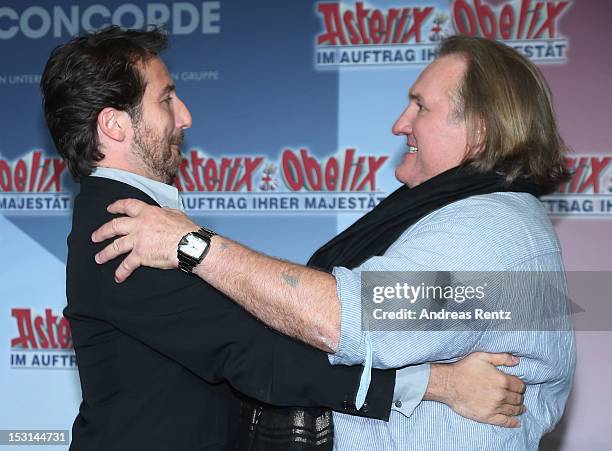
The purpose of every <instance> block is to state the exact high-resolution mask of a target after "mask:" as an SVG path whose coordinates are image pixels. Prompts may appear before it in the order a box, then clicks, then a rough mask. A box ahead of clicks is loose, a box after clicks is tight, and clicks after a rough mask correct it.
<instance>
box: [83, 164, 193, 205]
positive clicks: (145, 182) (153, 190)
mask: <svg viewBox="0 0 612 451" xmlns="http://www.w3.org/2000/svg"><path fill="white" fill-rule="evenodd" d="M91 175H92V176H93V177H102V178H105V179H111V180H116V181H118V182H123V183H125V184H127V185H130V186H133V187H134V188H136V189H139V190H140V191H142V192H143V193H145V194H147V195H148V196H149V197H151V199H153V200H154V201H155V202H157V203H158V204H159V205H161V206H162V207H170V208H175V209H177V210H182V209H183V203H182V202H181V198H180V197H179V191H178V189H177V188H176V187H175V186H172V185H167V184H165V183H162V182H158V181H157V180H152V179H149V178H146V177H143V176H142V175H138V174H134V173H133V172H128V171H124V170H122V169H115V168H105V167H97V168H95V169H94V171H93V172H92V173H91Z"/></svg>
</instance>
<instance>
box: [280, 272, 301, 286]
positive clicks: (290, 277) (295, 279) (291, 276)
mask: <svg viewBox="0 0 612 451" xmlns="http://www.w3.org/2000/svg"><path fill="white" fill-rule="evenodd" d="M282 275H283V280H284V281H285V282H286V283H287V284H289V285H290V286H291V287H293V288H295V287H297V286H298V284H299V283H300V278H299V272H298V271H296V270H295V269H288V270H286V271H283V272H282Z"/></svg>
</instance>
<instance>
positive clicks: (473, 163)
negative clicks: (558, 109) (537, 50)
mask: <svg viewBox="0 0 612 451" xmlns="http://www.w3.org/2000/svg"><path fill="white" fill-rule="evenodd" d="M457 54H458V55H461V56H463V57H465V58H466V60H467V63H468V68H467V70H466V73H465V75H464V77H463V80H462V81H461V83H460V86H459V87H458V88H457V92H455V93H452V95H451V98H452V99H453V101H454V103H455V108H454V109H455V111H454V116H456V118H458V119H464V120H465V121H466V123H467V127H468V153H467V157H466V159H465V161H464V162H463V165H464V166H467V167H471V168H473V169H476V170H480V171H496V172H499V173H501V174H503V175H504V176H505V177H506V180H507V181H508V182H511V181H513V180H516V179H519V178H523V179H526V180H528V181H530V182H532V183H534V184H536V185H537V186H538V187H539V188H540V190H541V192H542V193H543V194H547V193H550V192H553V191H554V190H556V189H557V188H558V186H559V185H560V184H561V183H563V182H565V181H567V180H568V179H569V177H570V173H569V171H568V170H567V169H566V167H565V165H564V154H565V152H566V150H567V149H566V146H565V143H564V142H563V139H562V138H561V136H560V135H559V129H558V126H557V121H556V118H555V112H554V108H553V102H552V95H551V93H550V89H549V87H548V84H547V83H546V80H545V79H544V76H543V75H542V73H541V72H540V70H539V69H538V68H537V67H536V65H535V64H533V63H532V62H531V61H529V60H528V59H527V58H525V57H524V56H522V55H521V54H520V53H518V52H517V51H516V50H514V49H512V48H510V47H508V46H506V45H504V44H500V43H499V42H496V41H492V40H488V39H484V38H479V37H470V36H463V35H456V36H451V37H449V38H447V39H445V40H444V41H443V42H442V45H441V47H440V51H439V53H438V56H439V57H443V56H446V55H457Z"/></svg>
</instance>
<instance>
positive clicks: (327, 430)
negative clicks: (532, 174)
mask: <svg viewBox="0 0 612 451" xmlns="http://www.w3.org/2000/svg"><path fill="white" fill-rule="evenodd" d="M505 191H513V192H526V193H530V194H533V195H535V196H538V195H540V194H541V192H540V191H539V190H538V188H537V187H536V186H535V185H533V184H531V183H529V182H527V181H515V182H513V183H510V184H509V183H507V182H506V180H505V178H504V177H503V176H502V175H499V174H496V173H484V174H483V173H476V172H474V171H470V170H468V169H466V168H461V167H456V168H453V169H450V170H448V171H446V172H443V173H442V174H439V175H437V176H435V177H433V178H431V179H429V180H427V181H426V182H423V183H422V184H420V185H418V186H416V187H414V188H408V187H407V186H402V187H401V188H399V189H397V190H396V191H394V192H393V193H391V194H390V195H389V196H387V197H386V198H385V199H384V200H383V201H382V202H381V203H380V204H378V206H376V208H374V209H373V210H372V211H370V212H369V213H367V214H366V215H365V216H363V217H362V218H361V219H359V220H358V221H357V222H355V223H354V224H353V225H352V226H350V227H349V228H348V229H346V230H345V231H344V232H342V233H341V234H340V235H338V236H336V237H335V238H333V239H331V240H330V241H329V242H328V243H326V244H325V245H323V246H322V247H321V248H319V250H317V251H316V252H315V253H314V254H313V255H312V257H311V258H310V260H309V261H308V266H311V267H317V268H321V269H324V270H326V271H330V272H331V270H332V268H333V267H334V266H344V267H347V268H355V267H357V266H359V265H360V264H361V263H363V262H364V261H365V260H367V259H368V258H370V257H373V256H378V255H383V254H384V253H385V251H386V250H387V249H388V248H389V246H391V244H393V243H394V242H395V240H397V239H398V238H399V236H400V235H401V234H402V233H403V232H404V231H405V230H406V229H407V228H408V227H410V226H411V225H412V224H414V223H416V222H417V221H418V220H419V219H421V218H423V217H424V216H426V215H427V214H429V213H431V212H433V211H435V210H438V209H440V208H442V207H444V206H445V205H448V204H450V203H452V202H456V201H458V200H461V199H465V198H467V197H470V196H477V195H480V194H489V193H494V192H505ZM256 410H257V413H258V414H257V415H255V416H253V415H250V416H249V418H254V417H257V425H256V427H255V428H253V427H251V431H253V430H258V433H257V434H256V436H254V437H251V439H252V442H251V443H252V447H251V448H250V449H252V450H256V451H263V450H266V451H273V450H274V451H275V450H279V451H280V450H283V451H298V450H299V451H310V450H312V451H315V450H316V451H323V450H331V449H332V441H333V423H332V421H331V414H330V412H329V410H327V409H322V408H306V409H303V408H274V407H268V406H265V407H264V406H259V407H257V408H256ZM295 419H299V423H296V422H295ZM272 438H274V440H273V443H271V441H270V439H272ZM279 440H280V441H279Z"/></svg>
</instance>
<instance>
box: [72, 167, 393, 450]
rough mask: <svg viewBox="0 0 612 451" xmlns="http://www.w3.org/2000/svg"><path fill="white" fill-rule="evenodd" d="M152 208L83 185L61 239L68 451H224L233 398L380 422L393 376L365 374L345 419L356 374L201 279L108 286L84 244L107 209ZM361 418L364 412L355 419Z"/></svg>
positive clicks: (91, 180) (119, 186)
mask: <svg viewBox="0 0 612 451" xmlns="http://www.w3.org/2000/svg"><path fill="white" fill-rule="evenodd" d="M127 197H131V198H136V199H141V200H143V201H145V202H148V203H149V204H154V205H155V202H154V201H153V200H152V199H151V198H149V197H148V196H147V195H146V194H144V193H143V192H141V191H139V190H137V189H135V188H133V187H131V186H129V185H126V184H124V183H121V182H117V181H113V180H109V179H104V178H97V177H86V178H84V179H83V180H82V181H81V192H80V194H79V195H78V196H77V197H76V199H75V205H74V212H73V222H72V231H71V233H70V236H69V237H68V263H67V267H66V294H67V298H68V306H67V307H66V309H65V311H64V315H65V316H66V318H68V320H69V321H70V325H71V328H72V336H73V340H74V347H75V351H76V357H77V364H78V368H79V375H80V379H81V388H82V393H83V401H82V403H81V406H80V409H79V414H78V416H77V418H76V420H75V422H74V426H73V437H72V440H73V442H72V446H71V449H72V450H103V451H111V450H130V451H135V450H147V451H155V450H172V451H179V450H204V449H207V450H208V449H211V450H212V449H214V450H218V449H226V448H227V447H228V446H229V445H231V443H232V442H233V441H234V440H233V438H232V437H235V435H234V434H236V433H237V431H236V430H235V427H236V424H237V421H236V418H237V408H238V399H237V397H236V396H235V394H234V393H233V390H237V391H239V392H241V393H243V394H245V395H247V396H249V397H252V398H255V399H257V400H259V401H262V402H264V403H268V404H274V405H278V406H325V407H328V408H331V409H334V410H337V411H342V412H346V413H356V414H361V415H365V416H370V417H374V418H380V419H388V416H389V410H390V406H391V402H392V395H393V388H394V384H395V372H378V371H377V372H375V373H374V374H373V381H372V386H371V388H370V394H369V397H368V399H367V409H362V411H361V412H356V411H355V410H354V404H353V402H352V400H354V397H355V393H356V390H357V387H358V383H359V376H360V374H361V370H362V369H361V367H332V366H331V365H329V363H328V360H327V356H326V354H324V353H323V352H320V351H317V350H315V349H313V348H310V347H308V346H306V345H304V344H302V343H300V342H297V341H295V340H293V339H290V338H288V337H285V336H283V335H281V334H278V333H276V332H274V331H272V330H270V329H269V328H267V327H266V326H264V325H263V324H262V323H261V322H259V321H258V320H257V319H255V318H254V317H253V316H251V315H250V314H248V313H247V312H246V311H244V310H243V309H242V308H241V307H240V306H238V305H236V304H235V303H234V302H232V301H231V300H230V299H228V298H227V297H225V296H224V295H223V294H221V293H220V292H219V291H217V290H215V289H214V288H213V287H211V286H210V285H208V284H206V283H204V282H202V281H201V280H200V279H198V278H196V277H193V276H189V275H186V274H184V273H182V272H180V271H178V270H169V271H162V270H157V269H151V268H140V269H138V270H137V271H136V272H135V273H134V274H133V275H132V276H131V277H130V278H129V279H128V280H127V281H126V282H124V283H122V284H117V283H115V282H114V279H113V274H114V271H115V269H116V267H117V265H118V264H119V263H120V261H121V260H122V258H118V259H115V260H114V261H113V262H109V263H108V264H105V265H97V264H96V263H95V261H94V255H95V253H96V252H98V251H100V250H101V249H102V248H103V247H104V246H105V245H106V244H108V242H106V243H101V244H94V243H92V242H91V238H90V237H91V234H92V232H93V231H94V230H95V229H97V228H98V227H99V226H100V225H102V224H103V223H104V222H106V221H108V220H110V219H111V218H112V216H111V215H110V214H109V213H107V212H106V207H107V205H109V204H110V203H112V202H113V201H114V200H116V199H121V198H127ZM363 410H366V411H365V412H364V411H363Z"/></svg>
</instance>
